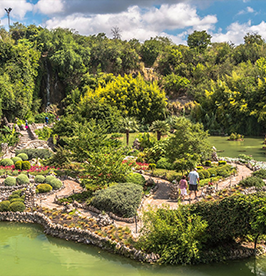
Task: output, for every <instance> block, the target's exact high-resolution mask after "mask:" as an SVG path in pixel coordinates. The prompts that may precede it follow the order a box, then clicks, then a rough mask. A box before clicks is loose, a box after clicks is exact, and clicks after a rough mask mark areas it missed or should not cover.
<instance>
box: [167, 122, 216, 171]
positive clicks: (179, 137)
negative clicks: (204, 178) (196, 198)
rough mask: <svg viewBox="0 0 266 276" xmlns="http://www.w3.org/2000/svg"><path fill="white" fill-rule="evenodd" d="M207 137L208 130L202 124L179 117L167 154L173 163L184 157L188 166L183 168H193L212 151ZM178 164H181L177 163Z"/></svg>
mask: <svg viewBox="0 0 266 276" xmlns="http://www.w3.org/2000/svg"><path fill="white" fill-rule="evenodd" d="M207 138H208V132H205V131H204V130H203V126H202V125H201V124H199V123H197V124H193V123H192V122H191V121H190V120H188V119H186V118H184V117H179V118H178V121H177V122H176V125H175V132H174V134H173V135H172V136H171V137H170V138H169V141H168V144H167V147H166V154H165V155H166V157H167V158H168V159H169V161H170V162H171V163H173V162H175V161H176V160H177V161H178V160H182V159H183V161H185V164H187V166H188V167H186V168H184V167H183V168H182V170H185V169H186V170H189V169H192V168H193V166H195V165H196V163H197V162H199V161H201V160H202V159H203V160H204V159H206V158H207V157H208V156H209V154H210V153H211V145H210V144H209V142H208V140H207ZM176 166H180V164H179V163H177V164H176Z"/></svg>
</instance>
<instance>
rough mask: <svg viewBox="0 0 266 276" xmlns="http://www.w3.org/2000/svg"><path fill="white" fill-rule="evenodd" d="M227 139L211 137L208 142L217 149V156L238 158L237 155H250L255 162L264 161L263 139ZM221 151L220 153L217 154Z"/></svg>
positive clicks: (265, 156)
mask: <svg viewBox="0 0 266 276" xmlns="http://www.w3.org/2000/svg"><path fill="white" fill-rule="evenodd" d="M227 139H228V137H218V136H211V137H209V141H210V143H211V145H212V146H215V147H216V149H217V151H218V152H217V153H218V156H223V157H225V156H226V157H233V158H236V157H238V155H239V154H246V155H252V157H253V158H254V159H255V160H257V161H266V150H263V149H262V147H263V144H262V143H263V137H259V138H245V139H244V141H228V140H227ZM219 151H221V152H219Z"/></svg>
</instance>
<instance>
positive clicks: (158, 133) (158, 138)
mask: <svg viewBox="0 0 266 276" xmlns="http://www.w3.org/2000/svg"><path fill="white" fill-rule="evenodd" d="M157 140H158V141H159V140H161V132H160V131H157Z"/></svg>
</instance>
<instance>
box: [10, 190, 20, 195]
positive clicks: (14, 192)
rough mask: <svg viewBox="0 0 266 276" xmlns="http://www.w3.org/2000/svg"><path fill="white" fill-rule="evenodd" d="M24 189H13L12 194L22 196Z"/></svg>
mask: <svg viewBox="0 0 266 276" xmlns="http://www.w3.org/2000/svg"><path fill="white" fill-rule="evenodd" d="M22 191H23V190H16V191H13V192H12V196H13V195H18V196H21V193H22Z"/></svg>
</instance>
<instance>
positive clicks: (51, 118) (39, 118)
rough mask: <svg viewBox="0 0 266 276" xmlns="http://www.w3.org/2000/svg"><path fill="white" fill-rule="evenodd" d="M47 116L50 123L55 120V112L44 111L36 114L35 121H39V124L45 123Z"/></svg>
mask: <svg viewBox="0 0 266 276" xmlns="http://www.w3.org/2000/svg"><path fill="white" fill-rule="evenodd" d="M46 116H47V117H48V118H49V123H53V122H54V121H55V115H54V114H52V113H46V112H42V113H39V114H37V115H35V117H34V121H35V123H37V124H39V123H41V124H44V123H45V117H46Z"/></svg>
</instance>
